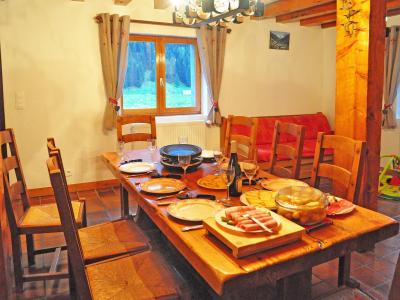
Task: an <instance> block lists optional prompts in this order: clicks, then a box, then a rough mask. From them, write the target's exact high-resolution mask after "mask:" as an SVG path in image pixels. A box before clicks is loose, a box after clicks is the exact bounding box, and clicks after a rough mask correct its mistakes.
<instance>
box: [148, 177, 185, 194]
mask: <svg viewBox="0 0 400 300" xmlns="http://www.w3.org/2000/svg"><path fill="white" fill-rule="evenodd" d="M185 187H186V185H185V184H184V183H183V182H182V181H180V180H178V179H173V178H154V179H150V180H147V181H145V182H143V183H142V184H141V185H140V189H141V190H142V191H143V192H146V193H150V194H173V193H177V192H179V191H181V190H183V189H184V188H185Z"/></svg>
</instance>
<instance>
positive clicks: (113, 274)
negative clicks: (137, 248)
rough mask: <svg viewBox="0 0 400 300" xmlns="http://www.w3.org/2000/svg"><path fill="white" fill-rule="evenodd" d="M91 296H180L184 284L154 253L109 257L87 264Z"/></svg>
mask: <svg viewBox="0 0 400 300" xmlns="http://www.w3.org/2000/svg"><path fill="white" fill-rule="evenodd" d="M85 269H86V274H87V278H88V283H89V287H90V292H91V295H92V298H93V299H124V300H129V299H132V300H133V299H135V300H140V299H182V298H184V297H182V292H181V291H182V289H181V288H179V287H180V286H182V285H184V282H183V280H182V279H180V278H179V276H178V274H176V273H175V272H173V271H172V269H171V268H170V267H169V266H168V265H167V264H166V262H165V261H164V259H163V258H162V257H161V256H160V255H159V254H158V253H157V252H149V251H146V252H142V253H138V254H135V255H130V256H125V257H119V258H114V259H110V260H107V261H103V262H99V263H95V264H91V265H88V266H86V268H85Z"/></svg>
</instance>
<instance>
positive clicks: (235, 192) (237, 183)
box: [229, 141, 242, 197]
mask: <svg viewBox="0 0 400 300" xmlns="http://www.w3.org/2000/svg"><path fill="white" fill-rule="evenodd" d="M229 165H230V166H233V167H234V168H235V179H233V182H232V184H231V185H230V186H229V194H230V195H231V196H234V197H238V196H240V195H241V194H242V179H241V178H242V171H241V170H240V165H239V161H238V156H237V144H236V141H231V157H230V159H229Z"/></svg>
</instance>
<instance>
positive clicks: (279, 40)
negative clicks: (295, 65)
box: [269, 30, 290, 50]
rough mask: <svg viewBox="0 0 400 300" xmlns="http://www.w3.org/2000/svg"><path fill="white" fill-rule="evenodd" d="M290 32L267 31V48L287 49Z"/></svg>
mask: <svg viewBox="0 0 400 300" xmlns="http://www.w3.org/2000/svg"><path fill="white" fill-rule="evenodd" d="M289 41H290V33H289V32H281V31H272V30H271V31H270V32H269V49H277V50H289Z"/></svg>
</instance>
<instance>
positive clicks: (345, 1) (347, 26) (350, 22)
mask: <svg viewBox="0 0 400 300" xmlns="http://www.w3.org/2000/svg"><path fill="white" fill-rule="evenodd" d="M354 4H355V3H354V1H353V0H342V7H341V8H340V9H341V10H343V11H344V12H345V14H344V16H345V21H344V22H343V23H342V24H341V25H342V26H343V28H344V31H345V32H346V36H350V37H351V36H352V35H353V34H354V32H356V31H358V30H359V28H358V22H356V21H355V20H354V16H355V15H356V14H358V13H359V12H360V10H356V9H354Z"/></svg>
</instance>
